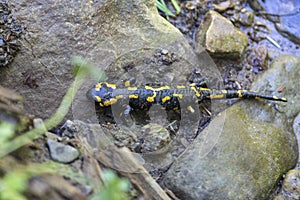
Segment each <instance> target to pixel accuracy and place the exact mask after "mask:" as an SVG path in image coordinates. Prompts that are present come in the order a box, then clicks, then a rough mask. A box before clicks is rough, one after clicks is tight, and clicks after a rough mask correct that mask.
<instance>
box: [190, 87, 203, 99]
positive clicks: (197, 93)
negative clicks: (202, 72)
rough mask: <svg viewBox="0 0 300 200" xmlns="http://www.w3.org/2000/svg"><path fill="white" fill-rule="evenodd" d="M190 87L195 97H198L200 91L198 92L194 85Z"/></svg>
mask: <svg viewBox="0 0 300 200" xmlns="http://www.w3.org/2000/svg"><path fill="white" fill-rule="evenodd" d="M191 89H192V90H193V91H194V92H195V94H196V96H197V97H200V96H201V95H200V93H199V92H198V90H197V89H196V88H195V87H191Z"/></svg>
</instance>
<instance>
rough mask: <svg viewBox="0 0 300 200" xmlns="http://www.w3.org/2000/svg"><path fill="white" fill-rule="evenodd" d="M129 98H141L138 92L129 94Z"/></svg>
mask: <svg viewBox="0 0 300 200" xmlns="http://www.w3.org/2000/svg"><path fill="white" fill-rule="evenodd" d="M129 98H130V99H137V98H139V96H138V95H137V94H131V95H129Z"/></svg>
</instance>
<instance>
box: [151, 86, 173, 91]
mask: <svg viewBox="0 0 300 200" xmlns="http://www.w3.org/2000/svg"><path fill="white" fill-rule="evenodd" d="M169 89H170V87H169V86H162V87H159V88H155V89H154V90H155V91H160V90H169Z"/></svg>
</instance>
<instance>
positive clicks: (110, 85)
mask: <svg viewBox="0 0 300 200" xmlns="http://www.w3.org/2000/svg"><path fill="white" fill-rule="evenodd" d="M106 85H107V87H110V88H112V89H116V84H110V83H106Z"/></svg>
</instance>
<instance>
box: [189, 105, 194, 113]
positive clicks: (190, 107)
mask: <svg viewBox="0 0 300 200" xmlns="http://www.w3.org/2000/svg"><path fill="white" fill-rule="evenodd" d="M187 110H188V111H190V112H191V113H194V112H195V110H194V108H193V107H192V106H188V107H187Z"/></svg>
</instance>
